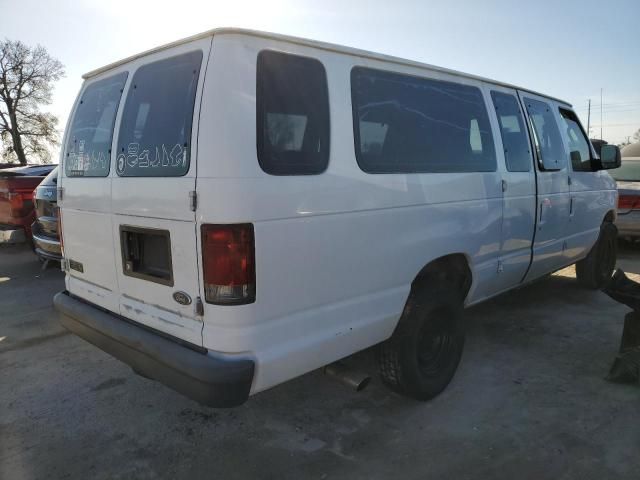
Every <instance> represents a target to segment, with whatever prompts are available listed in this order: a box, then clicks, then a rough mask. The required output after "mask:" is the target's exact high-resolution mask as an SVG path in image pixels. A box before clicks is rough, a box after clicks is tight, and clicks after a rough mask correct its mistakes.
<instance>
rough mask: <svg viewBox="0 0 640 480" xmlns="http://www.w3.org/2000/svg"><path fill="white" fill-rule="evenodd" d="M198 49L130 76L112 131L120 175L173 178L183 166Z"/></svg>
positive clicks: (187, 149)
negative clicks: (117, 123)
mask: <svg viewBox="0 0 640 480" xmlns="http://www.w3.org/2000/svg"><path fill="white" fill-rule="evenodd" d="M201 63H202V52H201V51H195V52H190V53H185V54H182V55H178V56H175V57H171V58H167V59H164V60H159V61H157V62H153V63H149V64H147V65H143V66H142V67H140V68H139V69H138V70H137V71H136V73H135V74H134V75H133V79H132V80H131V85H130V86H129V92H128V93H127V101H126V103H125V106H124V112H123V114H122V121H121V123H120V132H119V134H118V158H117V163H116V172H117V173H118V175H120V176H122V177H178V176H182V175H184V174H186V173H187V172H188V171H189V158H190V151H191V145H190V142H191V124H192V122H193V107H194V104H195V99H196V88H197V86H198V78H199V76H200V64H201Z"/></svg>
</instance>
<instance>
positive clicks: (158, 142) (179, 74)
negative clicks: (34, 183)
mask: <svg viewBox="0 0 640 480" xmlns="http://www.w3.org/2000/svg"><path fill="white" fill-rule="evenodd" d="M210 44H211V38H210V37H209V38H206V39H201V40H197V41H194V42H190V43H188V44H183V45H180V46H177V47H173V48H171V49H166V50H162V51H159V52H156V53H153V54H150V55H146V56H144V57H141V58H138V59H135V60H133V61H132V62H129V63H127V64H125V65H124V66H122V67H119V68H122V69H123V70H125V75H126V77H125V79H126V81H125V82H124V84H123V86H122V87H123V88H122V87H121V93H122V98H121V101H120V108H119V109H117V110H118V112H117V116H116V118H115V122H114V123H113V124H112V125H111V130H108V129H107V130H105V134H106V132H107V131H108V133H109V134H111V133H112V134H113V140H112V141H109V142H108V143H109V151H108V153H107V155H108V158H109V160H110V161H109V162H107V166H106V167H105V168H106V169H107V172H108V174H107V176H103V177H100V178H99V179H94V178H90V177H89V176H87V175H80V174H78V178H76V177H74V176H73V175H67V176H65V178H64V183H63V188H64V193H63V196H64V206H63V211H62V213H63V215H62V222H63V235H64V249H65V257H66V258H68V260H69V262H68V267H69V269H68V289H69V290H70V291H71V293H74V294H76V295H78V296H81V297H83V298H85V299H87V300H89V301H91V302H93V303H96V304H98V305H100V306H103V307H105V308H108V309H109V310H111V311H113V312H115V313H118V314H120V315H122V316H123V317H126V318H128V319H131V320H133V321H135V322H138V323H141V324H143V325H146V326H148V327H151V328H153V329H155V330H159V331H161V332H164V333H167V334H169V335H172V336H174V337H178V338H180V339H183V340H185V341H187V342H190V343H193V344H196V345H201V344H202V321H201V317H200V315H199V312H198V296H199V275H198V271H199V265H198V257H197V248H196V230H195V211H194V204H193V201H194V199H195V197H194V196H193V192H195V189H196V167H197V161H196V159H197V141H196V140H197V119H198V116H199V110H200V97H201V95H202V84H203V77H204V71H205V66H206V62H207V59H208V56H209V49H210ZM87 83H88V84H89V86H90V83H89V81H88V82H87ZM89 86H88V87H86V88H87V89H88V88H89ZM82 105H83V103H82V100H81V102H80V104H79V105H78V108H77V111H78V112H80V111H81V110H82V108H81V107H82ZM116 106H117V105H116ZM75 115H76V116H77V113H76V114H75ZM73 122H75V117H74V120H73ZM73 122H72V123H73ZM94 123H95V122H94ZM94 130H95V132H93V133H91V132H89V133H90V134H92V135H94V136H95V135H98V134H99V133H100V132H102V131H103V130H102V127H100V128H98V129H95V128H94ZM71 133H73V132H71ZM78 148H79V147H76V152H77V149H78ZM112 152H113V153H112ZM87 155H89V158H90V159H91V158H92V157H91V155H94V154H93V153H92V152H89V151H88V150H87V146H86V144H85V146H84V149H83V152H82V158H83V159H84V158H85V157H86V156H87ZM83 161H84V160H83ZM109 164H110V168H109ZM85 168H86V167H85ZM87 200H90V201H87ZM74 267H76V268H74ZM102 296H104V297H105V298H106V297H108V301H102V298H101V297H102Z"/></svg>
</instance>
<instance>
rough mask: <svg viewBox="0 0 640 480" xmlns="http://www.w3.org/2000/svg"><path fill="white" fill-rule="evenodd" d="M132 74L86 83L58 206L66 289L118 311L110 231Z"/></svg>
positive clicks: (70, 132) (70, 130) (65, 156)
mask: <svg viewBox="0 0 640 480" xmlns="http://www.w3.org/2000/svg"><path fill="white" fill-rule="evenodd" d="M128 75H129V72H128V71H127V70H126V69H119V71H116V72H109V73H107V74H104V75H101V76H99V77H97V78H93V79H90V80H87V81H86V82H85V84H84V85H83V88H82V90H81V91H80V95H79V96H78V99H77V100H76V104H75V106H74V109H73V114H72V116H71V119H70V121H69V123H68V125H67V128H66V131H65V132H66V133H65V143H64V150H63V152H62V159H61V164H62V167H61V169H60V173H59V178H58V206H59V207H60V208H61V212H62V215H61V221H62V223H63V232H62V240H63V241H64V243H63V248H64V251H63V254H64V257H65V262H64V266H65V269H66V270H67V276H66V279H65V282H66V288H67V290H69V291H70V292H71V293H73V294H74V295H77V296H79V297H82V298H84V299H85V300H88V301H89V302H92V303H94V304H96V305H99V306H101V307H103V308H106V309H108V310H111V311H112V312H119V291H118V281H117V276H116V266H115V262H114V251H115V247H114V244H113V235H112V233H111V232H112V227H111V174H112V169H111V158H112V156H113V155H112V153H111V152H112V140H113V128H114V125H115V121H116V115H117V112H118V109H119V106H120V103H121V97H122V92H123V90H124V88H125V84H126V81H127V77H128Z"/></svg>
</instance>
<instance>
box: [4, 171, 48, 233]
mask: <svg viewBox="0 0 640 480" xmlns="http://www.w3.org/2000/svg"><path fill="white" fill-rule="evenodd" d="M55 167H56V165H30V166H24V167H15V168H6V169H2V170H0V243H21V242H24V241H27V240H28V241H31V224H32V223H33V221H34V220H35V210H34V208H33V190H34V189H35V188H36V187H37V186H38V185H39V184H40V182H41V181H42V180H43V179H44V177H45V176H47V175H48V174H49V173H50V172H51V171H52V170H53V169H54V168H55Z"/></svg>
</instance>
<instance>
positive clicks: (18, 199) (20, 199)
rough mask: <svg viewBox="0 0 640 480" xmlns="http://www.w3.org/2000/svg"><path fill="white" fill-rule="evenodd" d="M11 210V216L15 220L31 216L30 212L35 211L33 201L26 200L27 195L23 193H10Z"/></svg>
mask: <svg viewBox="0 0 640 480" xmlns="http://www.w3.org/2000/svg"><path fill="white" fill-rule="evenodd" d="M8 197H9V208H10V209H11V213H10V214H11V216H12V217H14V218H20V217H24V216H26V215H29V212H31V210H32V209H33V202H32V201H31V199H27V198H25V197H26V195H25V194H24V193H21V192H10V193H9V195H8Z"/></svg>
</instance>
